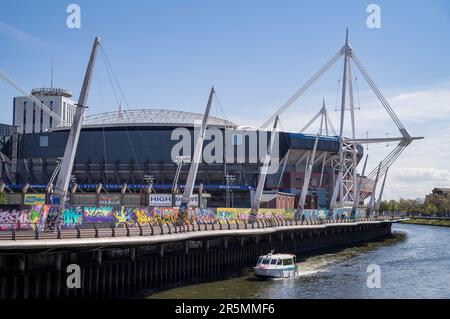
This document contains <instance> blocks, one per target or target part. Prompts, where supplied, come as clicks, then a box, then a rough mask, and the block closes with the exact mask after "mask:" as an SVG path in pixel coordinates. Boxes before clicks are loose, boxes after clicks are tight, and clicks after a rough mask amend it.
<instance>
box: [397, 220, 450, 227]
mask: <svg viewBox="0 0 450 319" xmlns="http://www.w3.org/2000/svg"><path fill="white" fill-rule="evenodd" d="M401 223H402V224H413V225H428V226H440V227H450V220H439V219H424V218H411V219H408V220H404V221H401Z"/></svg>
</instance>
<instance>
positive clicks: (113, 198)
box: [98, 194, 120, 206]
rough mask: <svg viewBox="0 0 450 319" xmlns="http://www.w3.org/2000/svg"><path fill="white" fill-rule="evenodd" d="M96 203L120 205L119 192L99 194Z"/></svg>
mask: <svg viewBox="0 0 450 319" xmlns="http://www.w3.org/2000/svg"><path fill="white" fill-rule="evenodd" d="M98 204H99V205H104V206H109V205H120V194H100V195H99V197H98Z"/></svg>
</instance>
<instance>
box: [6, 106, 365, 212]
mask: <svg viewBox="0 0 450 319" xmlns="http://www.w3.org/2000/svg"><path fill="white" fill-rule="evenodd" d="M15 101H17V98H16V99H15ZM23 112H26V110H24V111H23ZM17 117H18V115H17V113H15V118H17ZM201 120H202V114H196V113H189V112H180V111H173V110H152V109H142V110H128V111H117V112H109V113H102V114H97V115H93V116H88V117H86V118H85V123H84V126H83V128H82V131H81V135H80V140H79V145H78V149H77V153H76V159H75V164H74V169H73V179H72V184H75V183H76V184H77V186H78V187H77V191H76V192H74V194H73V196H72V199H75V198H82V197H89V196H91V195H92V194H95V192H96V190H98V186H99V184H100V183H101V185H102V187H101V192H104V193H109V194H114V193H120V192H121V190H123V185H124V184H126V185H127V193H133V194H135V196H137V195H138V194H139V195H140V200H139V203H138V202H136V201H135V202H134V203H133V204H134V205H144V204H148V193H147V191H148V188H149V180H150V179H151V181H152V185H153V191H154V192H157V193H161V194H167V193H171V190H172V187H173V181H174V177H175V175H176V171H177V168H178V167H179V166H180V174H179V182H178V184H179V189H180V190H182V189H183V185H184V183H185V181H186V178H187V173H188V170H189V163H185V164H184V165H180V164H179V163H176V162H174V160H173V158H172V157H173V156H172V154H171V153H172V149H173V147H174V146H175V145H176V144H177V142H178V141H177V140H176V139H174V138H173V132H174V130H175V129H179V128H185V129H187V130H189V131H190V132H192V133H194V130H195V129H194V128H195V125H196V124H197V123H198V122H201ZM208 127H210V128H211V127H214V128H216V129H218V130H221V131H222V132H224V133H225V132H227V133H228V132H230V131H231V132H232V133H231V135H227V134H223V136H224V137H223V138H224V139H225V138H227V137H226V136H231V137H232V139H233V140H232V145H233V146H235V147H236V148H238V147H240V145H239V144H244V148H245V156H244V157H245V158H244V159H242V158H237V157H238V155H237V154H236V153H237V152H234V153H233V156H234V157H235V158H234V160H232V161H227V160H224V161H223V162H224V163H205V162H203V163H201V164H200V166H199V170H198V175H197V179H196V189H198V188H199V187H200V184H203V187H204V191H205V192H206V193H207V194H208V195H209V196H208V206H210V207H224V206H226V205H229V206H232V207H250V203H251V198H252V194H253V191H254V189H255V188H256V184H257V180H258V176H259V173H260V171H259V170H260V167H261V161H262V159H261V158H260V157H258V159H257V160H256V161H254V162H252V161H251V160H249V158H248V157H249V147H248V140H249V137H248V135H249V134H251V133H252V132H253V133H254V132H255V131H256V130H255V129H253V128H251V127H239V126H238V125H236V124H234V123H232V122H229V121H226V120H224V119H220V118H217V117H210V119H209V121H208ZM68 134H69V127H67V126H66V127H59V128H50V127H49V128H47V129H40V130H39V131H35V132H34V133H32V132H31V133H30V132H25V133H23V132H22V131H21V130H17V129H14V127H13V126H3V130H2V137H0V140H1V141H2V143H1V144H0V148H1V149H0V151H1V153H2V154H3V155H4V156H3V160H2V165H1V166H2V169H1V179H2V181H3V183H4V184H5V185H6V187H7V189H8V190H9V191H10V192H18V193H21V192H22V193H23V192H35V193H42V192H45V191H46V189H47V187H48V184H49V182H50V181H51V179H52V175H53V172H54V171H55V169H56V167H57V164H58V161H59V160H60V158H61V157H62V156H63V154H64V148H65V145H66V141H67V138H68ZM265 134H268V135H270V133H268V132H267V133H265ZM192 136H194V134H192ZM315 138H316V136H313V135H306V134H298V133H290V132H279V139H278V140H279V143H278V145H277V148H278V149H277V152H278V156H279V164H280V165H279V169H278V171H277V172H276V173H274V174H271V175H269V176H268V178H267V181H266V187H265V189H266V191H272V192H273V191H278V192H280V193H283V194H293V195H296V196H297V197H298V195H299V193H300V191H301V188H302V186H303V181H304V175H305V168H306V162H307V160H308V158H309V155H310V154H311V150H312V149H313V146H314V142H315ZM210 142H211V141H205V144H204V148H206V147H208V144H209V143H210ZM226 142H227V141H223V143H222V144H223V145H226ZM191 145H192V150H193V147H194V138H192V143H191ZM258 145H259V146H260V144H259V141H258ZM224 147H225V146H224ZM192 150H191V154H192ZM338 151H339V139H338V137H333V136H331V137H330V136H321V137H320V139H319V142H318V147H317V153H316V156H315V166H314V170H313V174H312V177H311V181H310V187H309V192H308V200H307V204H306V205H307V206H309V207H311V208H320V207H327V205H328V204H329V202H330V198H331V196H332V192H333V190H332V185H334V181H335V178H336V172H335V171H334V169H333V166H332V162H333V159H334V160H335V159H336V156H337V155H338ZM258 152H259V153H260V154H261V153H263V152H265V150H259V149H258ZM224 153H226V150H224ZM180 155H184V156H185V155H190V154H180ZM262 155H264V154H262ZM362 155H363V148H362V147H361V146H358V161H359V160H360V159H361V158H362ZM72 204H88V203H87V202H83V201H82V200H81V202H80V200H79V199H78V202H73V203H72ZM92 204H95V202H92Z"/></svg>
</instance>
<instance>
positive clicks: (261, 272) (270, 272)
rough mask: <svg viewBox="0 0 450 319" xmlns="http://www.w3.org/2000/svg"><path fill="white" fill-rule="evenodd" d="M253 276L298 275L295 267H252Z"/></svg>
mask: <svg viewBox="0 0 450 319" xmlns="http://www.w3.org/2000/svg"><path fill="white" fill-rule="evenodd" d="M254 271H255V276H257V277H259V278H293V277H296V276H297V275H298V270H297V269H295V268H294V269H264V268H259V267H254Z"/></svg>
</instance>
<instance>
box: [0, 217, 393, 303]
mask: <svg viewBox="0 0 450 319" xmlns="http://www.w3.org/2000/svg"><path fill="white" fill-rule="evenodd" d="M391 225H392V224H391V223H390V222H382V223H367V224H361V225H342V224H341V225H334V226H329V227H323V228H316V229H299V228H293V229H289V228H285V229H282V230H280V231H276V232H273V231H272V232H270V233H259V234H257V235H255V234H244V233H243V234H242V235H236V234H233V235H232V236H226V235H224V236H223V237H211V236H208V237H205V238H195V239H194V240H184V241H173V242H166V243H163V242H161V243H149V244H140V245H136V244H134V245H119V244H117V246H115V247H114V246H108V247H104V246H103V247H102V246H98V247H95V246H85V247H83V246H73V247H71V248H68V247H67V248H58V249H56V248H54V247H53V248H48V249H45V248H39V249H38V250H37V249H33V250H28V251H27V250H22V251H21V252H18V251H16V252H15V251H14V250H13V251H9V252H8V253H7V254H6V253H5V254H3V253H1V252H0V299H15V298H19V299H22V298H120V297H130V296H133V295H135V294H137V293H140V292H143V291H145V290H147V291H152V290H156V289H164V288H169V287H172V286H176V285H185V284H189V283H195V282H201V281H208V280H214V279H220V278H224V277H226V276H228V275H230V274H236V273H237V272H239V271H241V270H242V269H244V268H246V267H252V266H254V264H255V263H256V260H257V257H258V256H260V255H262V254H266V253H268V252H270V251H271V250H272V249H275V250H276V251H278V252H286V253H295V254H297V255H298V256H301V254H302V253H305V252H310V251H314V250H318V249H324V248H330V247H333V246H338V245H352V244H356V243H359V242H364V241H369V240H372V239H375V238H379V237H383V236H388V235H390V233H391ZM205 236H207V235H205ZM71 264H76V265H79V267H80V269H81V288H79V289H69V288H68V287H67V284H66V281H67V278H68V276H69V275H70V273H67V266H69V265H71Z"/></svg>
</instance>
